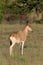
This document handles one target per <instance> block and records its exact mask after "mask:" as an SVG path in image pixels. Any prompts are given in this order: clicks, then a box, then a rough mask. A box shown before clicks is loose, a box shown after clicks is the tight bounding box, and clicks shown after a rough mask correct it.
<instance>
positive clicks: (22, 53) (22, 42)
mask: <svg viewBox="0 0 43 65" xmlns="http://www.w3.org/2000/svg"><path fill="white" fill-rule="evenodd" d="M21 47H22V50H21V54H22V55H23V48H24V41H22V45H21Z"/></svg>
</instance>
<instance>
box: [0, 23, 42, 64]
mask: <svg viewBox="0 0 43 65" xmlns="http://www.w3.org/2000/svg"><path fill="white" fill-rule="evenodd" d="M23 27H24V24H23V25H20V24H12V25H11V24H0V65H43V25H42V24H31V27H32V29H33V31H34V32H33V33H31V32H29V33H28V36H27V40H26V42H25V46H24V55H23V56H21V55H20V45H19V44H16V45H15V46H14V50H13V51H14V52H13V56H12V57H10V55H9V46H10V43H9V35H10V34H11V33H12V32H15V31H19V30H21V29H22V28H23Z"/></svg>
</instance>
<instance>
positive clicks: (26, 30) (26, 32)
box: [24, 28, 28, 36]
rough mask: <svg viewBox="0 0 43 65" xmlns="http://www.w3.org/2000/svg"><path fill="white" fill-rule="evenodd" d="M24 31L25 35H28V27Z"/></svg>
mask: <svg viewBox="0 0 43 65" xmlns="http://www.w3.org/2000/svg"><path fill="white" fill-rule="evenodd" d="M24 32H25V35H26V36H27V34H28V29H27V28H25V29H24Z"/></svg>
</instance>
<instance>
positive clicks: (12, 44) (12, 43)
mask: <svg viewBox="0 0 43 65" xmlns="http://www.w3.org/2000/svg"><path fill="white" fill-rule="evenodd" d="M14 45H15V42H13V41H10V56H11V55H12V54H13V46H14Z"/></svg>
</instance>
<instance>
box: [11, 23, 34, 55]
mask: <svg viewBox="0 0 43 65" xmlns="http://www.w3.org/2000/svg"><path fill="white" fill-rule="evenodd" d="M28 31H33V30H32V29H31V27H30V26H28V24H27V25H26V26H25V27H24V29H23V30H21V31H18V32H17V33H12V34H11V35H10V56H11V55H12V53H13V52H12V51H13V46H14V45H15V44H16V43H20V45H21V54H22V55H23V47H24V42H25V40H26V37H27V34H28ZM11 43H12V44H11Z"/></svg>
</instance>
